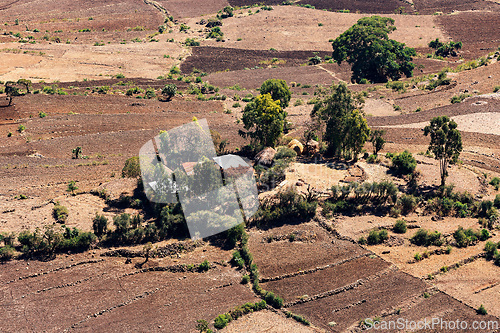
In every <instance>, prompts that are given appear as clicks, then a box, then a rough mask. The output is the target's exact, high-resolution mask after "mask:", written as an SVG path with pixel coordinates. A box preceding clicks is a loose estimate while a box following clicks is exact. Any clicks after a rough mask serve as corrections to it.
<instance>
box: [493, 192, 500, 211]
mask: <svg viewBox="0 0 500 333" xmlns="http://www.w3.org/2000/svg"><path fill="white" fill-rule="evenodd" d="M493 205H494V206H495V207H497V208H500V194H497V195H496V196H495V201H493Z"/></svg>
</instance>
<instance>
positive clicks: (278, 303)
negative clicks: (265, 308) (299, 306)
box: [264, 291, 283, 309]
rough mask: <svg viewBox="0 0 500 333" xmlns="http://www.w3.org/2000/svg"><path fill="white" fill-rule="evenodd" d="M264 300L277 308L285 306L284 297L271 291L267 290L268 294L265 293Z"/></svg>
mask: <svg viewBox="0 0 500 333" xmlns="http://www.w3.org/2000/svg"><path fill="white" fill-rule="evenodd" d="M264 300H265V301H266V303H267V304H269V305H271V306H272V307H274V308H276V309H279V308H281V307H282V306H283V299H282V298H281V297H279V296H278V295H275V294H274V293H273V292H271V291H268V292H266V294H265V295H264Z"/></svg>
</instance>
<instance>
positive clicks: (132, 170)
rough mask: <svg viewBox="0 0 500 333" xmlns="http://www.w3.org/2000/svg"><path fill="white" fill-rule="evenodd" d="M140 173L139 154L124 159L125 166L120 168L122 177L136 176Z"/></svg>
mask: <svg viewBox="0 0 500 333" xmlns="http://www.w3.org/2000/svg"><path fill="white" fill-rule="evenodd" d="M140 175H141V167H140V163H139V156H133V157H130V158H129V159H127V160H126V161H125V166H124V167H123V169H122V177H124V178H125V177H128V178H137V177H139V176H140Z"/></svg>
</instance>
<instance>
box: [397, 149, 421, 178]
mask: <svg viewBox="0 0 500 333" xmlns="http://www.w3.org/2000/svg"><path fill="white" fill-rule="evenodd" d="M416 167H417V160H415V158H414V157H413V155H412V154H411V153H410V152H408V151H407V150H405V151H404V152H402V153H401V154H397V155H394V156H393V157H392V168H393V169H394V170H395V171H396V172H397V173H399V174H402V175H408V174H411V173H412V172H413V171H414V170H415V168H416Z"/></svg>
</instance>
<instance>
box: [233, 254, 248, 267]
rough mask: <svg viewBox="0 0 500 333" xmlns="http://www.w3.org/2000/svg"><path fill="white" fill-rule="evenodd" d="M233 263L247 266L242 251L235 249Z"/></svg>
mask: <svg viewBox="0 0 500 333" xmlns="http://www.w3.org/2000/svg"><path fill="white" fill-rule="evenodd" d="M232 261H233V263H234V264H235V265H236V266H238V268H243V267H245V261H244V260H243V258H242V257H241V253H240V251H234V252H233V259H232Z"/></svg>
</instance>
